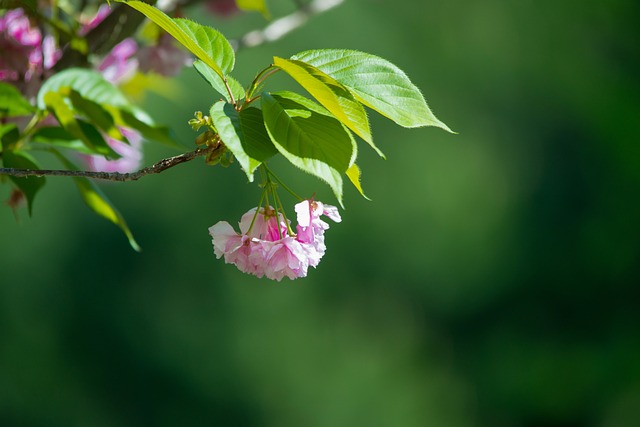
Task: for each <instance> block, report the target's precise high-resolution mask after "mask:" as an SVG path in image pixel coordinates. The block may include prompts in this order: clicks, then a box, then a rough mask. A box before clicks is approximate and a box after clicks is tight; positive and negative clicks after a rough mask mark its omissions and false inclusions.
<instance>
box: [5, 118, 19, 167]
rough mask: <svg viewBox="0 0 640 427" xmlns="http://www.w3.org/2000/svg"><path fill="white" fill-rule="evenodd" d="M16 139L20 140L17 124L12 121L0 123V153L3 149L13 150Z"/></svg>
mask: <svg viewBox="0 0 640 427" xmlns="http://www.w3.org/2000/svg"><path fill="white" fill-rule="evenodd" d="M18 141H20V131H19V130H18V126H16V125H15V124H14V123H8V124H6V125H0V153H1V152H2V151H5V150H6V151H10V150H14V149H15V146H16V144H17V142H18ZM0 159H1V157H0Z"/></svg>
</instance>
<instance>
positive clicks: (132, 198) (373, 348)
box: [0, 0, 640, 427]
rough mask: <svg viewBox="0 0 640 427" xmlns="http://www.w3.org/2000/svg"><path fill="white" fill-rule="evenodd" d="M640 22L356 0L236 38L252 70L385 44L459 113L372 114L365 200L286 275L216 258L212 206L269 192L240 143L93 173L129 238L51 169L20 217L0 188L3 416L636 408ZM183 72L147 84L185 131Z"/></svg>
mask: <svg viewBox="0 0 640 427" xmlns="http://www.w3.org/2000/svg"><path fill="white" fill-rule="evenodd" d="M271 6H272V9H273V10H274V13H275V14H276V15H278V14H279V13H284V12H286V11H287V8H288V7H290V6H289V3H288V2H287V3H285V2H282V1H279V2H276V1H272V2H271ZM189 12H190V13H191V14H192V16H197V17H198V18H197V19H200V20H202V16H203V14H202V13H201V12H200V11H199V10H197V9H196V10H191V11H189ZM211 22H212V23H213V24H214V25H215V26H217V27H218V28H219V29H221V31H222V32H223V33H225V34H226V35H227V36H228V37H230V38H234V37H238V36H240V35H242V34H244V33H245V32H246V31H247V30H249V29H252V28H256V27H261V26H263V25H264V24H265V23H264V21H263V20H262V18H261V17H260V16H259V15H257V14H256V15H247V16H242V17H238V18H236V19H233V20H227V21H221V20H218V21H211ZM639 22H640V3H638V2H637V1H635V0H610V1H607V2H602V1H600V2H598V1H592V0H588V1H580V2H577V1H565V2H561V1H537V2H534V1H514V2H508V1H499V0H487V1H484V2H477V1H470V0H448V1H429V2H423V1H418V0H414V1H386V0H377V1H376V0H347V1H346V2H345V4H344V5H342V6H341V7H339V8H337V9H335V10H332V11H330V12H328V13H325V14H323V15H321V16H317V17H315V18H314V19H312V20H311V21H310V22H308V24H307V25H306V26H304V27H303V28H301V29H300V30H298V31H296V32H295V33H293V34H291V35H290V36H288V37H287V38H285V39H282V40H280V41H278V42H275V43H272V44H269V45H266V46H261V47H259V48H254V49H248V50H244V51H242V52H241V53H240V54H239V56H238V61H237V62H238V64H237V67H236V69H237V71H236V76H237V77H238V78H239V79H240V80H241V81H242V82H243V83H247V82H248V81H249V80H250V79H251V78H252V77H253V75H254V74H255V72H256V71H257V70H259V69H260V68H262V67H263V66H266V65H267V64H269V63H270V61H271V57H272V56H273V55H278V56H284V57H287V56H289V55H291V54H294V53H296V52H298V51H302V50H306V49H312V48H325V47H330V48H350V49H359V50H363V51H366V52H370V53H373V54H376V55H379V56H381V57H383V58H387V59H389V60H391V61H392V62H394V63H395V64H397V65H398V66H399V67H400V68H402V69H403V70H405V71H406V72H407V74H408V75H409V76H410V77H411V79H412V80H413V82H414V83H415V84H416V85H417V86H418V87H420V88H421V89H422V90H423V92H424V94H425V96H426V98H427V100H428V102H429V103H430V105H431V107H432V108H433V110H434V112H435V113H436V115H437V116H438V117H439V118H440V119H442V120H443V121H444V122H446V123H447V124H448V125H449V126H451V127H452V128H453V129H455V130H456V131H458V132H459V134H458V135H450V134H446V133H445V132H443V131H441V130H439V129H435V128H427V129H424V128H423V129H403V128H400V127H397V126H395V125H394V124H393V123H391V122H390V121H387V120H385V119H383V118H381V117H380V116H378V115H377V114H375V113H372V114H371V122H372V127H373V132H374V138H375V139H376V142H377V144H378V146H379V147H381V149H382V150H383V151H384V152H385V153H386V154H387V157H388V160H386V161H385V160H382V159H380V158H378V157H377V156H376V155H375V153H374V152H373V150H370V149H368V148H367V147H365V146H364V145H362V146H361V147H362V149H361V150H360V159H361V160H360V165H361V167H362V169H363V174H364V175H363V185H364V188H365V191H366V192H367V194H368V195H369V196H370V197H371V198H372V199H373V201H372V202H368V201H366V200H364V199H362V198H361V197H359V195H358V194H357V192H356V191H355V190H354V189H353V188H347V190H346V200H345V202H346V210H344V211H342V216H343V222H342V223H340V224H332V226H331V229H330V230H329V231H328V232H327V235H326V236H327V244H328V251H327V254H326V256H325V258H324V259H323V261H322V263H321V264H320V266H319V268H318V269H317V270H313V271H311V272H310V274H309V277H308V278H306V279H302V280H297V281H295V282H291V281H287V280H285V281H283V282H281V283H275V282H274V283H272V282H268V281H265V280H259V279H256V278H254V277H251V276H248V275H244V274H242V273H240V272H238V271H237V270H236V269H235V268H234V267H233V266H228V265H225V264H224V262H223V261H222V260H216V259H215V256H214V254H213V250H212V247H211V242H210V238H209V236H208V234H207V228H208V227H209V226H211V225H212V224H214V223H215V222H217V221H219V220H227V221H229V222H231V223H235V222H236V221H238V220H239V218H240V216H241V215H242V214H243V213H244V212H245V211H247V210H248V209H249V208H250V207H252V206H255V204H256V203H257V201H258V198H259V190H258V188H257V186H256V185H248V184H247V183H246V177H245V176H244V175H243V173H242V172H241V171H240V169H239V167H238V166H237V164H234V165H232V167H231V168H229V169H223V168H220V167H214V168H212V167H206V166H205V165H204V164H203V163H202V162H200V161H197V162H192V163H190V164H188V165H183V166H179V167H176V168H175V169H173V170H171V171H168V172H165V173H163V174H161V175H158V176H153V177H146V178H144V179H142V180H141V181H138V182H135V183H129V184H114V185H104V189H105V191H106V192H107V194H108V195H109V197H110V198H111V199H112V200H113V201H114V202H115V203H116V204H117V205H118V206H119V208H120V209H121V211H122V212H123V213H124V214H125V216H126V218H127V219H128V221H129V224H130V226H131V228H132V230H133V232H134V234H135V235H136V237H137V239H138V241H139V243H140V244H141V245H142V247H143V252H142V253H141V254H137V253H135V252H133V251H132V250H131V249H130V248H129V247H128V244H127V242H126V239H125V238H124V237H123V236H122V235H121V233H120V232H119V231H118V230H117V229H116V228H115V227H114V226H113V225H111V224H110V223H108V222H106V221H104V220H102V219H100V218H98V217H95V216H94V215H93V214H92V213H90V212H89V210H88V209H86V208H85V207H84V205H83V204H82V201H81V200H80V198H79V196H78V195H77V194H76V193H75V190H74V186H73V184H72V182H71V181H70V180H67V179H64V178H57V179H56V178H49V179H48V187H47V188H45V191H43V192H42V194H41V195H40V196H39V197H38V199H37V200H36V203H35V207H34V208H35V212H34V217H33V218H28V217H27V215H26V212H24V211H22V212H20V222H19V223H18V224H16V221H15V219H14V216H13V213H12V212H11V210H10V209H9V208H2V209H0V227H1V230H2V245H0V283H1V285H0V425H2V426H96V427H99V426H143V425H149V426H265V427H266V426H286V427H288V426H311V427H314V426H318V427H340V426H351V427H354V426H373V427H377V426H381V427H382V426H385V427H386V426H393V427H396V426H403V427H412V426H436V427H470V426H492V427H502V426H505V427H507V426H509V427H511V426H514V427H516V426H517V427H520V426H522V427H537V426H555V427H580V426H598V427H634V426H639V425H640V290H639V287H638V283H640V281H639V280H638V278H639V277H640V215H639V214H640V201H639V199H638V197H639V195H640V148H639V137H640V79H639V78H638V75H639V74H638V73H639V71H638V69H639V67H638V66H639V65H640V27H638V23H639ZM179 80H180V82H181V85H182V89H181V91H180V92H178V93H176V94H175V95H174V96H173V97H172V99H171V100H169V99H166V98H163V97H159V96H155V95H153V94H151V95H149V96H148V97H147V98H146V105H147V106H148V107H149V108H150V109H151V111H152V113H153V115H154V117H155V118H156V119H157V120H158V121H160V122H166V123H170V124H171V125H172V127H173V128H174V130H175V131H176V133H177V134H178V136H179V138H180V139H181V141H183V142H184V143H185V144H187V145H191V144H192V140H193V138H194V133H193V132H192V131H191V129H190V128H189V127H188V126H187V124H186V122H187V120H188V119H189V118H191V116H192V113H193V111H194V110H203V111H206V110H208V108H209V106H210V105H211V103H212V102H213V101H214V99H213V97H212V95H211V92H209V91H207V86H206V84H205V83H204V82H203V81H201V80H200V79H199V77H197V75H196V73H195V72H194V71H193V70H189V69H187V70H184V72H183V73H182V75H181V76H180V79H179ZM270 87H271V88H272V89H274V90H278V89H282V88H291V89H294V88H295V84H294V83H292V82H291V81H289V80H287V79H285V78H280V77H279V78H278V79H274V85H272V86H270ZM173 154H175V152H172V151H168V150H166V149H164V148H162V147H159V148H158V147H153V146H151V145H150V144H149V145H148V146H147V151H146V162H147V164H151V163H152V162H154V161H156V160H158V159H160V158H162V157H165V156H168V155H173ZM273 168H274V169H275V170H276V171H278V172H279V175H280V176H281V178H283V179H284V180H286V181H287V182H288V183H290V184H291V185H292V186H293V187H294V188H295V189H296V190H297V191H298V192H299V193H301V194H304V195H309V196H310V195H311V194H313V193H314V192H317V193H318V197H317V198H318V199H320V200H322V201H325V202H328V203H331V204H335V200H334V199H333V198H332V196H331V193H330V191H329V189H328V187H327V186H326V185H325V184H323V183H321V182H320V181H317V180H315V179H313V178H311V177H301V176H300V174H299V173H298V172H297V171H295V170H293V169H292V168H291V167H289V166H288V165H286V164H285V163H283V162H275V163H274V166H273ZM8 195H9V193H8V189H7V188H2V189H0V198H2V199H4V200H6V199H7V198H8ZM285 203H290V204H291V205H293V203H294V201H293V200H291V199H289V200H288V201H285Z"/></svg>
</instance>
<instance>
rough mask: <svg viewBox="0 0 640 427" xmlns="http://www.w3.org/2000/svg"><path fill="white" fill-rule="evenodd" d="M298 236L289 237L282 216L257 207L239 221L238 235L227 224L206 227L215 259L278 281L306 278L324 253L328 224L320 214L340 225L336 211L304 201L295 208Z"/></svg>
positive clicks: (224, 222)
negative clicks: (221, 259)
mask: <svg viewBox="0 0 640 427" xmlns="http://www.w3.org/2000/svg"><path fill="white" fill-rule="evenodd" d="M296 212H297V213H298V226H297V230H298V234H297V235H290V234H289V232H288V227H287V223H286V221H285V219H284V217H283V216H282V214H278V215H276V213H275V211H274V209H273V208H271V207H268V208H260V210H259V211H258V213H257V214H256V208H253V209H251V210H250V211H248V212H247V213H245V214H244V215H243V216H242V218H241V220H240V223H239V225H240V234H239V233H237V232H236V231H235V230H234V229H233V227H232V226H231V225H230V224H229V223H228V222H226V221H220V222H218V223H216V224H215V225H213V226H212V227H210V228H209V234H210V235H211V237H212V239H213V250H214V253H215V255H216V257H217V258H221V257H223V256H224V259H225V262H226V263H227V264H235V265H236V267H237V268H238V269H239V270H240V271H242V272H244V273H249V274H253V275H255V276H257V277H263V276H266V277H267V278H269V279H272V280H277V281H280V280H282V278H283V277H285V276H286V277H288V278H289V279H296V278H298V277H305V276H306V275H307V272H308V269H309V266H311V267H316V266H317V265H318V264H319V263H320V259H321V258H322V256H323V255H324V253H325V251H326V246H325V245H324V231H325V230H326V229H328V228H329V224H327V223H326V222H324V221H322V220H320V215H323V214H324V215H327V216H328V217H329V218H331V219H333V220H335V221H337V222H339V221H340V215H339V214H338V210H337V208H335V207H333V206H329V205H323V204H322V203H321V202H316V201H313V200H305V201H303V202H301V203H299V204H297V205H296Z"/></svg>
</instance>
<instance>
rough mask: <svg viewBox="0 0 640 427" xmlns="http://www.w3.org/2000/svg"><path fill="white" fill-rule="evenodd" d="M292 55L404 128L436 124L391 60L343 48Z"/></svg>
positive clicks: (423, 103) (422, 98) (437, 122)
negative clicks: (344, 87) (341, 85)
mask: <svg viewBox="0 0 640 427" xmlns="http://www.w3.org/2000/svg"><path fill="white" fill-rule="evenodd" d="M292 58H294V59H298V60H300V61H303V62H306V63H308V64H311V65H313V66H314V67H316V68H318V69H320V70H321V71H323V72H324V73H326V74H328V75H329V76H331V77H333V78H334V79H336V80H337V81H339V82H340V83H342V84H343V85H344V86H346V87H347V88H349V90H350V91H351V92H353V94H354V95H355V96H356V98H357V99H358V100H359V101H360V102H362V103H363V104H365V105H366V106H368V107H369V108H372V109H374V110H376V111H377V112H379V113H380V114H382V115H383V116H386V117H388V118H389V119H391V120H393V121H394V122H396V123H397V124H399V125H401V126H404V127H410V128H412V127H420V126H437V127H439V128H442V129H444V130H446V131H448V132H451V129H449V127H448V126H447V125H445V124H444V123H442V122H441V121H440V120H438V119H437V118H436V117H435V116H434V115H433V113H432V112H431V110H430V109H429V107H428V105H427V102H426V101H425V99H424V97H423V96H422V93H421V92H420V89H418V88H417V87H416V86H415V85H414V84H413V83H411V81H410V80H409V77H407V75H406V74H405V73H404V72H403V71H402V70H400V69H399V68H398V67H396V66H395V65H393V64H392V63H391V62H389V61H387V60H385V59H382V58H380V57H377V56H374V55H370V54H368V53H363V52H358V51H355V50H345V49H321V50H308V51H305V52H301V53H298V54H296V55H294V56H293V57H292Z"/></svg>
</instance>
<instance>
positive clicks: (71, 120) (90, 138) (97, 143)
mask: <svg viewBox="0 0 640 427" xmlns="http://www.w3.org/2000/svg"><path fill="white" fill-rule="evenodd" d="M44 103H45V106H46V107H47V109H48V110H49V111H51V112H52V113H53V114H54V115H55V116H56V119H57V120H58V122H59V123H60V124H61V125H62V127H63V128H64V129H65V130H66V131H67V132H69V133H70V134H71V135H73V136H75V137H76V138H78V139H79V140H81V141H82V142H83V143H84V145H85V146H86V147H87V148H88V149H89V150H91V151H92V152H93V153H94V154H102V155H105V156H116V157H117V154H115V152H114V151H113V149H111V147H109V145H108V144H107V142H106V141H105V140H104V138H103V136H102V134H101V133H100V132H99V131H98V130H97V129H96V128H95V127H94V126H93V125H91V124H89V123H87V122H84V121H82V120H79V119H76V117H75V114H74V112H73V110H72V109H71V108H70V107H69V106H68V105H67V103H66V102H65V101H64V99H63V97H62V95H60V94H59V93H58V92H48V93H47V94H46V95H45V96H44Z"/></svg>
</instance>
